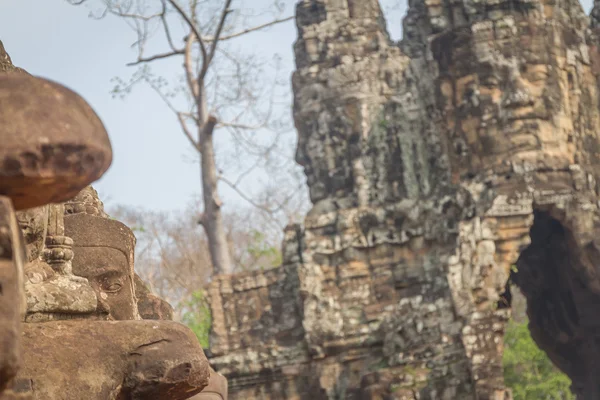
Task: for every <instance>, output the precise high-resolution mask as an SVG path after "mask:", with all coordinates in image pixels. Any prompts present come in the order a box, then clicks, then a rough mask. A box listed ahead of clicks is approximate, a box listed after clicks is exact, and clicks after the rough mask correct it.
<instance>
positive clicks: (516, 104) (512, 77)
mask: <svg viewBox="0 0 600 400" xmlns="http://www.w3.org/2000/svg"><path fill="white" fill-rule="evenodd" d="M532 105H533V97H532V96H531V94H530V93H529V90H527V87H526V86H525V83H524V82H523V78H522V77H521V73H520V72H519V69H518V67H517V66H515V65H513V66H511V67H510V70H509V86H508V88H507V90H506V92H505V94H504V98H503V99H502V106H503V107H505V108H520V107H527V106H532Z"/></svg>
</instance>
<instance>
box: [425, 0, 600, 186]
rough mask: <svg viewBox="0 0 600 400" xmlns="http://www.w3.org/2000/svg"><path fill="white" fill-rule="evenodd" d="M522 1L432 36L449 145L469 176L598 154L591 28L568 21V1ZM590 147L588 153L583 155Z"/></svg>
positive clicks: (459, 169) (458, 170) (562, 163)
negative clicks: (588, 35) (589, 48)
mask: <svg viewBox="0 0 600 400" xmlns="http://www.w3.org/2000/svg"><path fill="white" fill-rule="evenodd" d="M522 6H523V8H522V9H520V10H518V11H517V9H514V10H512V11H508V10H505V11H502V10H496V11H495V13H496V16H497V18H494V19H493V20H492V19H491V18H490V19H487V20H482V21H478V22H474V23H471V24H466V25H464V26H462V27H459V28H454V29H452V30H448V31H446V32H444V33H442V34H441V35H440V36H438V37H437V38H436V39H435V40H434V41H433V43H432V53H433V56H434V58H435V59H436V61H437V63H438V66H439V74H440V78H439V80H438V82H437V90H438V97H439V105H440V109H441V110H443V111H444V115H445V121H444V122H445V127H446V129H447V135H448V139H449V145H450V146H449V147H450V148H449V151H450V155H451V158H452V159H453V165H454V172H455V173H458V174H459V175H461V176H463V177H464V176H466V175H468V174H476V173H478V172H480V171H482V170H488V169H492V168H498V167H499V166H501V165H504V166H507V165H510V163H516V164H523V163H526V164H528V166H530V167H534V168H544V167H545V166H548V165H554V166H557V165H560V166H564V167H567V166H568V165H570V164H574V163H582V162H586V161H590V160H589V158H590V157H591V158H596V154H595V153H596V152H597V150H598V145H597V143H598V139H597V134H596V133H595V132H596V131H597V130H596V129H594V128H592V129H590V128H591V127H592V126H595V124H597V121H595V120H593V117H591V116H590V115H592V114H593V115H597V110H596V111H595V113H588V112H586V110H583V109H582V108H581V104H582V103H583V102H584V101H585V102H586V103H585V104H590V105H591V106H592V107H595V105H596V104H597V101H596V100H595V81H594V79H593V77H592V74H591V70H590V67H589V62H588V61H587V59H588V54H587V46H586V45H585V37H584V30H583V28H580V27H578V26H577V24H576V23H572V22H571V21H569V24H567V23H564V24H563V22H562V19H561V18H563V19H564V17H563V14H564V13H565V12H569V11H570V10H567V9H566V8H567V7H568V6H566V5H564V4H563V5H561V6H559V5H550V4H545V3H544V2H543V1H541V2H537V1H535V2H527V3H526V4H525V3H523V4H522ZM571 6H572V5H571ZM563 8H565V9H563ZM502 14H504V15H502ZM499 15H501V16H500V17H498V16H499ZM567 15H568V14H567ZM596 108H597V107H596ZM585 129H589V132H585ZM583 149H585V150H586V151H587V152H588V156H589V157H588V160H581V159H579V160H578V159H575V153H576V151H577V150H580V151H581V150H583ZM590 152H591V153H593V154H589V153H590ZM457 178H458V176H457Z"/></svg>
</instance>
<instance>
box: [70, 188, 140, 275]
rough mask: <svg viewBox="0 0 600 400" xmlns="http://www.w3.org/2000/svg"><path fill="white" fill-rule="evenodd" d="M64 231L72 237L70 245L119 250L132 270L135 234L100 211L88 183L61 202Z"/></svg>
mask: <svg viewBox="0 0 600 400" xmlns="http://www.w3.org/2000/svg"><path fill="white" fill-rule="evenodd" d="M65 234H66V235H67V236H69V237H71V238H72V239H73V240H74V247H108V248H112V249H117V250H119V251H121V252H122V253H123V254H125V256H126V257H127V260H128V261H129V264H130V267H131V268H132V272H133V262H134V250H135V243H136V238H135V235H134V234H133V232H132V230H131V229H129V227H127V225H125V224H123V223H122V222H119V221H117V220H114V219H111V218H110V217H109V216H108V214H106V212H104V204H103V203H102V201H100V199H99V198H98V192H96V190H95V189H94V188H92V187H91V186H88V187H87V188H85V189H84V190H82V191H81V192H80V193H79V194H78V195H77V196H75V198H74V199H72V200H70V201H68V202H67V203H65Z"/></svg>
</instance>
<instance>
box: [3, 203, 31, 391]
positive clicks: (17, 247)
mask: <svg viewBox="0 0 600 400" xmlns="http://www.w3.org/2000/svg"><path fill="white" fill-rule="evenodd" d="M24 257H25V249H24V246H23V241H22V239H21V233H20V230H19V226H18V225H17V220H16V218H15V213H14V211H13V209H12V204H11V201H10V199H8V198H6V197H3V196H0V337H1V338H2V340H1V341H0V393H2V389H3V388H4V386H5V385H6V383H7V382H8V381H9V380H10V379H11V378H12V377H13V376H14V375H15V374H16V373H17V370H18V368H19V366H20V365H21V362H22V361H21V344H20V342H19V338H20V335H21V320H22V318H23V315H24V314H25V297H24V295H23V262H24Z"/></svg>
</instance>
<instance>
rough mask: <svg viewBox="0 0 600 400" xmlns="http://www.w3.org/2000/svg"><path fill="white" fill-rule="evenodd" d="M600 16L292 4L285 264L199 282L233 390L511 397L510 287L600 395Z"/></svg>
mask: <svg viewBox="0 0 600 400" xmlns="http://www.w3.org/2000/svg"><path fill="white" fill-rule="evenodd" d="M596 15H600V13H599V12H598V10H597V8H596V9H595V11H594V12H593V13H592V16H593V19H592V23H591V24H590V19H589V18H588V17H587V16H586V15H585V14H584V12H583V10H582V8H581V5H580V4H579V3H578V2H577V1H575V0H566V1H561V2H551V1H547V0H518V1H502V0H501V1H479V2H473V1H470V0H459V1H455V2H450V3H449V2H441V1H437V0H433V1H422V0H416V1H412V2H410V3H409V9H408V12H407V15H406V17H405V19H404V23H403V27H404V37H403V39H402V40H401V41H400V42H399V43H394V42H392V41H391V40H390V38H389V35H388V33H387V30H386V25H385V24H386V23H385V20H384V17H383V15H382V12H381V9H380V6H379V4H378V2H377V1H376V0H362V1H358V0H302V1H299V2H298V4H297V7H296V22H297V26H298V40H297V42H296V44H295V46H294V49H295V54H296V65H297V71H296V72H295V73H294V76H293V89H294V95H295V101H294V116H295V121H296V127H297V129H298V148H297V154H296V159H297V162H298V163H299V164H300V165H302V166H303V167H304V169H305V173H306V176H307V182H308V186H309V189H310V197H311V200H312V202H313V207H312V209H311V211H310V212H309V213H308V215H307V216H306V219H305V221H304V224H303V226H293V227H289V228H288V230H287V231H286V239H285V241H284V247H283V251H284V265H283V266H281V267H280V268H277V269H275V270H272V271H267V272H264V273H258V272H255V273H248V274H242V275H238V276H233V277H227V276H223V277H219V278H217V279H215V280H214V282H213V283H212V284H211V288H210V297H211V308H212V314H213V320H214V326H213V332H212V338H211V353H212V357H211V362H212V363H213V365H214V366H215V368H216V369H217V370H218V371H220V372H222V373H223V374H225V375H226V376H227V377H228V379H229V384H230V395H231V397H232V398H236V399H258V398H260V399H289V398H297V399H309V398H310V399H316V398H318V399H346V398H347V399H351V398H361V399H381V398H394V399H448V400H450V399H472V398H477V399H493V400H500V399H502V400H504V399H509V398H511V393H510V390H508V389H507V388H506V387H505V385H504V382H503V377H502V364H501V356H502V347H503V343H502V341H503V332H504V325H505V322H506V321H507V319H508V318H509V317H510V308H509V306H510V300H509V299H510V294H509V293H508V292H507V290H509V286H508V285H507V281H508V279H509V277H510V278H511V279H512V280H513V281H515V282H516V283H517V284H518V285H519V287H520V288H521V290H522V291H523V293H524V294H525V296H526V298H527V304H528V314H529V318H530V330H531V333H532V336H533V337H534V339H535V340H536V342H537V343H538V344H539V346H540V347H541V348H542V349H544V350H545V351H546V352H547V353H548V355H549V356H550V358H551V359H552V360H553V361H554V362H555V364H556V365H557V366H558V367H559V368H560V369H562V370H563V371H564V372H565V373H567V374H568V375H569V377H570V378H571V379H572V381H573V387H572V389H573V391H574V392H575V393H576V394H577V395H578V396H579V397H578V398H581V399H596V398H599V397H600V386H599V385H598V383H597V379H596V372H595V371H597V367H596V364H597V360H598V357H597V352H598V345H597V335H598V334H597V332H598V330H597V328H596V326H595V321H596V318H594V317H593V314H595V313H598V312H599V311H600V308H599V307H600V302H599V301H598V296H599V295H600V289H599V288H600V286H599V285H598V282H599V281H598V277H597V274H598V273H597V268H598V260H599V259H600V254H599V253H598V244H597V243H596V242H597V239H596V236H598V227H599V226H600V225H598V223H599V219H598V217H599V216H600V213H599V210H598V207H599V203H598V200H599V194H600V193H599V187H598V184H597V171H598V166H599V160H600V158H599V156H600V146H599V143H600V142H599V135H600V134H599V133H598V132H600V109H599V103H598V95H599V92H598V76H597V75H598V72H599V71H600V69H599V67H598V66H599V65H600V64H599V63H598V61H599V60H600V57H598V55H599V53H598V40H597V38H596V34H597V33H596V32H595V30H590V29H589V27H590V26H591V27H593V28H594V29H597V28H595V27H596V26H598V23H597V20H596V17H595V16H596Z"/></svg>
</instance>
